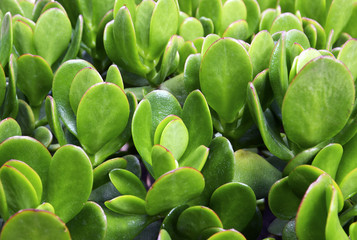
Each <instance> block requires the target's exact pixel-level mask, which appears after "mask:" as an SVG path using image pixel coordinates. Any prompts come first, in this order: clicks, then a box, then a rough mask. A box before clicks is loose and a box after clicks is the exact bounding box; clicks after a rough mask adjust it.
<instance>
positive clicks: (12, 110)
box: [1, 54, 19, 118]
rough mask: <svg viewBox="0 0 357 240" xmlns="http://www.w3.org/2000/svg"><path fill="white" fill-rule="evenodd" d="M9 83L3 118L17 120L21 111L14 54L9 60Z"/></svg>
mask: <svg viewBox="0 0 357 240" xmlns="http://www.w3.org/2000/svg"><path fill="white" fill-rule="evenodd" d="M8 65H9V81H8V84H7V87H6V93H5V99H4V101H3V105H2V108H1V118H7V117H12V118H16V116H17V113H18V111H19V101H18V98H17V94H16V79H17V62H16V58H15V56H14V55H13V54H11V55H10V60H9V64H8Z"/></svg>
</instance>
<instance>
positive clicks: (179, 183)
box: [146, 167, 204, 215]
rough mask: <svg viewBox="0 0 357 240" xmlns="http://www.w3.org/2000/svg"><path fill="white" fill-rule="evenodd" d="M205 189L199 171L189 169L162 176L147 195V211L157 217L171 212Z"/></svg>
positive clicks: (181, 169) (176, 170) (184, 168)
mask: <svg viewBox="0 0 357 240" xmlns="http://www.w3.org/2000/svg"><path fill="white" fill-rule="evenodd" d="M203 188H204V179H203V176H202V174H201V173H200V172H199V171H197V170H196V169H193V168H187V167H183V168H178V169H175V170H173V171H171V172H168V173H166V174H164V175H162V176H161V177H160V178H158V179H157V180H156V182H155V183H154V184H153V185H152V186H151V188H150V189H149V191H148V193H147V195H146V211H147V213H148V214H149V215H156V214H158V213H161V212H164V211H167V210H170V209H171V208H173V207H176V206H178V205H181V204H184V203H186V202H187V201H189V200H191V199H193V198H195V197H198V196H199V195H200V193H201V192H202V190H203ZM162 196H165V198H163V197H162Z"/></svg>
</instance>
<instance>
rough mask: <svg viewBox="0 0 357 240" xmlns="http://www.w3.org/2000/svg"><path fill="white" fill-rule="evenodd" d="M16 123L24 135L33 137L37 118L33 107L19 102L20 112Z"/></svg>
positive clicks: (21, 101)
mask: <svg viewBox="0 0 357 240" xmlns="http://www.w3.org/2000/svg"><path fill="white" fill-rule="evenodd" d="M16 121H17V122H18V123H19V125H20V127H21V132H22V134H23V135H27V136H31V135H33V131H34V130H35V121H36V120H35V116H34V113H33V111H32V109H31V107H30V106H29V105H28V104H27V103H26V102H25V101H24V100H21V99H20V100H19V112H18V114H17V117H16Z"/></svg>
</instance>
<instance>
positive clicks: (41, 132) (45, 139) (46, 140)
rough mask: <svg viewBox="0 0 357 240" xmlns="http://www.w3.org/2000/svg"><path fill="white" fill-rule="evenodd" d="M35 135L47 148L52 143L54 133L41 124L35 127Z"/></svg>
mask: <svg viewBox="0 0 357 240" xmlns="http://www.w3.org/2000/svg"><path fill="white" fill-rule="evenodd" d="M33 136H34V138H35V139H37V140H38V141H40V142H41V143H42V144H43V145H44V146H45V147H47V148H48V147H49V146H50V144H51V143H52V139H53V135H52V132H51V131H50V130H49V129H48V128H47V127H44V126H39V127H38V128H36V129H35V131H34V133H33Z"/></svg>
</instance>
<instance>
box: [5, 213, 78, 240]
mask: <svg viewBox="0 0 357 240" xmlns="http://www.w3.org/2000/svg"><path fill="white" fill-rule="evenodd" d="M39 236H41V239H43V240H53V239H56V240H70V239H71V237H70V234H69V231H68V229H67V227H66V225H65V224H64V223H63V222H62V220H61V219H60V218H59V217H57V216H56V215H54V214H53V213H50V212H47V211H41V210H33V209H30V210H23V211H21V212H19V213H17V214H15V215H14V216H12V217H11V218H10V219H9V220H8V221H7V222H6V223H5V225H4V227H3V230H2V232H1V237H0V239H1V240H10V239H38V237H39Z"/></svg>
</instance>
